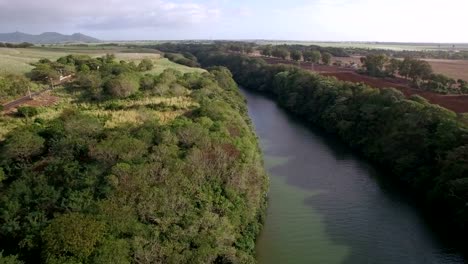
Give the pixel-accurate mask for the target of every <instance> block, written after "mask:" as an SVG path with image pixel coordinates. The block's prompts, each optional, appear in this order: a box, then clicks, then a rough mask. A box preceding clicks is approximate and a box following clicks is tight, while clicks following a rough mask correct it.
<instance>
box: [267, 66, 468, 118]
mask: <svg viewBox="0 0 468 264" xmlns="http://www.w3.org/2000/svg"><path fill="white" fill-rule="evenodd" d="M263 59H264V60H265V61H266V62H268V63H270V64H292V65H296V66H300V67H301V68H303V69H306V70H309V71H314V72H317V73H319V74H321V75H324V76H333V77H335V78H337V79H338V80H341V81H349V82H355V83H365V84H367V85H369V86H371V87H375V88H389V87H393V88H396V89H398V90H400V91H401V92H403V94H405V95H406V96H410V95H413V94H417V95H420V96H422V97H424V98H426V99H427V100H428V101H429V102H431V103H433V104H438V105H440V106H442V107H445V108H447V109H450V110H452V111H454V112H457V113H466V112H468V95H442V94H437V93H433V92H428V91H422V90H418V89H414V88H411V87H410V85H409V83H408V81H406V80H405V79H402V78H385V79H381V78H374V77H370V76H366V75H362V74H358V73H357V72H356V71H355V70H354V69H352V68H344V67H337V66H326V65H312V64H311V63H306V62H301V63H300V64H299V63H297V62H294V61H288V60H281V59H276V58H263Z"/></svg>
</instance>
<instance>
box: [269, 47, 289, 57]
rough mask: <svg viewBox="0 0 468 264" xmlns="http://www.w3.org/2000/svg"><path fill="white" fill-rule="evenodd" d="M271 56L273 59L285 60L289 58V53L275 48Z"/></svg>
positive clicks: (284, 49)
mask: <svg viewBox="0 0 468 264" xmlns="http://www.w3.org/2000/svg"><path fill="white" fill-rule="evenodd" d="M271 55H272V56H273V57H275V58H280V59H283V60H285V59H286V58H288V56H289V51H288V50H287V49H286V48H280V47H276V48H274V49H273V51H272V52H271Z"/></svg>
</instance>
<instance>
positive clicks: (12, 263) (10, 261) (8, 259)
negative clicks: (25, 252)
mask: <svg viewBox="0 0 468 264" xmlns="http://www.w3.org/2000/svg"><path fill="white" fill-rule="evenodd" d="M0 263H2V264H23V263H24V262H22V261H20V260H18V257H17V256H4V255H3V251H1V252H0Z"/></svg>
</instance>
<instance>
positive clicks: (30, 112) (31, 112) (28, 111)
mask: <svg viewBox="0 0 468 264" xmlns="http://www.w3.org/2000/svg"><path fill="white" fill-rule="evenodd" d="M17 114H18V116H21V117H26V118H30V117H33V116H36V115H38V114H39V110H37V108H36V107H32V106H20V107H18V112H17Z"/></svg>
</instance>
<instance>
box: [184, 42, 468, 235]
mask: <svg viewBox="0 0 468 264" xmlns="http://www.w3.org/2000/svg"><path fill="white" fill-rule="evenodd" d="M179 48H180V49H181V50H183V51H185V52H187V51H191V52H192V53H193V54H195V55H196V56H197V57H198V60H199V62H200V63H201V64H202V65H203V66H213V65H221V66H225V67H228V68H229V69H230V70H231V71H232V73H233V76H234V79H235V80H236V81H237V82H238V83H239V85H242V86H243V87H245V88H247V89H250V90H254V91H258V92H262V93H265V94H268V95H270V96H272V97H273V98H274V99H275V100H276V101H277V102H278V104H279V105H280V106H282V107H284V108H285V109H287V110H288V111H289V112H290V113H292V114H294V115H296V116H298V117H300V118H301V119H302V120H304V122H305V123H307V124H311V125H314V126H319V127H321V128H322V129H324V130H325V131H327V132H329V133H332V134H335V135H337V136H339V138H341V140H343V142H345V143H347V144H348V145H349V146H351V147H352V148H353V149H355V150H356V151H357V152H359V153H361V154H362V155H364V156H365V157H367V159H369V160H371V161H373V162H374V163H375V164H377V165H379V166H380V167H381V168H383V169H384V170H386V171H388V172H391V173H388V177H389V178H391V179H392V180H393V181H394V182H397V183H399V186H401V188H402V189H404V190H408V191H409V192H410V193H412V194H413V195H414V197H416V198H417V199H418V200H419V201H420V203H421V204H422V205H424V206H423V207H424V208H425V209H426V210H427V211H428V212H429V213H431V215H432V216H434V217H435V218H437V219H440V220H441V221H442V222H443V223H445V226H446V227H447V228H449V229H453V230H455V232H457V233H458V234H463V233H464V234H466V232H467V231H468V230H467V226H466V223H468V209H467V207H466V204H468V127H467V122H466V119H465V118H464V117H463V116H459V115H457V114H455V113H454V112H451V111H449V110H447V109H445V108H442V107H440V106H438V105H434V104H430V103H428V102H427V100H425V99H424V98H422V97H420V96H417V95H414V96H411V97H409V98H406V97H405V96H404V95H403V94H402V93H401V92H399V91H397V90H395V89H392V88H388V89H376V88H372V87H369V86H366V85H364V84H360V83H350V82H342V81H338V80H337V79H335V78H332V77H323V76H320V75H317V74H314V73H311V72H309V71H305V70H302V69H300V68H298V67H294V66H290V65H269V64H267V63H266V62H264V61H263V60H262V59H258V58H250V57H247V56H243V55H238V54H232V53H231V54H228V53H224V52H221V51H220V50H219V48H218V47H211V50H209V49H208V48H207V47H197V46H190V47H179Z"/></svg>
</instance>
